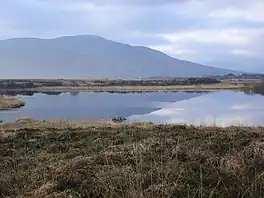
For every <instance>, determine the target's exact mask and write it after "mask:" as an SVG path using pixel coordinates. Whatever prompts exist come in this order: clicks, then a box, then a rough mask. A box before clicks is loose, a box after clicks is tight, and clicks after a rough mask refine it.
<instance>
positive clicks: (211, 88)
mask: <svg viewBox="0 0 264 198" xmlns="http://www.w3.org/2000/svg"><path fill="white" fill-rule="evenodd" d="M244 87H245V86H244V85H243V84H228V83H219V84H209V85H172V86H141V85H138V86H102V87H100V86H98V87H97V86H79V87H74V86H73V87H72V86H59V87H56V86H54V87H38V88H30V89H29V88H25V89H2V91H13V92H19V91H31V92H34V91H35V92H75V91H93V92H117V93H118V92H156V91H214V90H225V89H228V90H239V89H241V90H242V89H243V88H244ZM0 91H1V89H0Z"/></svg>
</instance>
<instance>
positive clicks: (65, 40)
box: [0, 35, 238, 78]
mask: <svg viewBox="0 0 264 198" xmlns="http://www.w3.org/2000/svg"><path fill="white" fill-rule="evenodd" d="M0 67H1V73H0V78H147V77H152V76H166V77H200V76H214V75H226V74H229V73H234V74H237V73H238V72H235V71H230V70H226V69H219V68H214V67H209V66H205V65H200V64H197V63H192V62H188V61H184V60H178V59H175V58H172V57H170V56H168V55H166V54H164V53H162V52H160V51H157V50H153V49H150V48H147V47H141V46H131V45H127V44H122V43H118V42H114V41H110V40H107V39H104V38H102V37H99V36H93V35H86V36H67V37H60V38H55V39H38V38H18V39H8V40H1V41H0Z"/></svg>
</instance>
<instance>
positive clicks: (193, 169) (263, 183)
mask: <svg viewBox="0 0 264 198" xmlns="http://www.w3.org/2000/svg"><path fill="white" fill-rule="evenodd" d="M18 124H21V123H12V124H4V125H1V126H0V131H1V134H0V161H1V163H0V195H2V196H3V197H38V198H44V197H137V198H138V197H139V198H140V197H147V198H150V197H263V196H264V178H263V177H264V158H263V155H264V128H246V127H230V128H216V127H193V126H176V125H153V124H151V123H148V124H134V125H128V124H120V125H116V124H115V125H109V124H97V125H95V124H84V123H82V124H80V125H77V123H75V124H73V123H68V122H67V123H64V124H65V125H64V126H65V127H62V125H63V122H61V123H58V122H53V123H50V122H40V121H32V122H31V124H29V122H28V123H27V124H25V123H23V124H24V125H23V126H22V125H19V126H20V127H16V125H18ZM38 125H39V126H40V127H38ZM45 125H46V127H45Z"/></svg>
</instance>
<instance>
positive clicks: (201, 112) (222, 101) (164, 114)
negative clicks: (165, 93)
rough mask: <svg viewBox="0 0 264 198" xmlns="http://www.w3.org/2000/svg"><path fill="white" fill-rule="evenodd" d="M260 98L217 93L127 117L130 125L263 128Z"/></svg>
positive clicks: (263, 117) (240, 93) (261, 98)
mask: <svg viewBox="0 0 264 198" xmlns="http://www.w3.org/2000/svg"><path fill="white" fill-rule="evenodd" d="M263 99H264V97H263V96H260V95H253V96H250V95H246V94H244V93H243V92H232V91H221V92H214V93H211V94H207V95H203V96H200V97H196V98H191V99H188V100H184V101H179V102H175V103H170V104H167V105H166V106H164V107H163V108H162V109H160V110H157V111H153V112H151V113H149V114H145V115H133V116H131V117H129V120H130V121H131V122H135V121H136V122H137V121H152V122H156V123H181V124H182V123H187V124H193V125H206V126H212V125H214V126H222V127H226V126H231V125H245V126H246V125H248V126H252V125H254V126H255V125H263V120H264V107H263V105H262V103H263Z"/></svg>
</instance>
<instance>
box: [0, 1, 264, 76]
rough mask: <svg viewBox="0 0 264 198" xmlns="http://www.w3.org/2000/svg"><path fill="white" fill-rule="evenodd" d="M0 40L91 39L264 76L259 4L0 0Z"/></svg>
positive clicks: (263, 19)
mask: <svg viewBox="0 0 264 198" xmlns="http://www.w3.org/2000/svg"><path fill="white" fill-rule="evenodd" d="M0 27H1V31H0V39H7V38H15V37H40V38H54V37H60V36H65V35H85V34H94V35H99V36H102V37H105V38H107V39H111V40H115V41H119V42H123V43H128V44H131V45H143V46H147V47H150V48H153V49H157V50H160V51H163V52H165V53H167V54H168V55H170V56H172V57H175V58H178V59H184V60H189V61H193V62H198V63H202V64H206V65H211V66H216V67H221V68H228V69H236V70H240V71H246V72H263V73H264V65H263V62H264V44H263V43H264V0H221V1H218V0H12V1H10V0H9V1H8V0H1V1H0Z"/></svg>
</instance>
